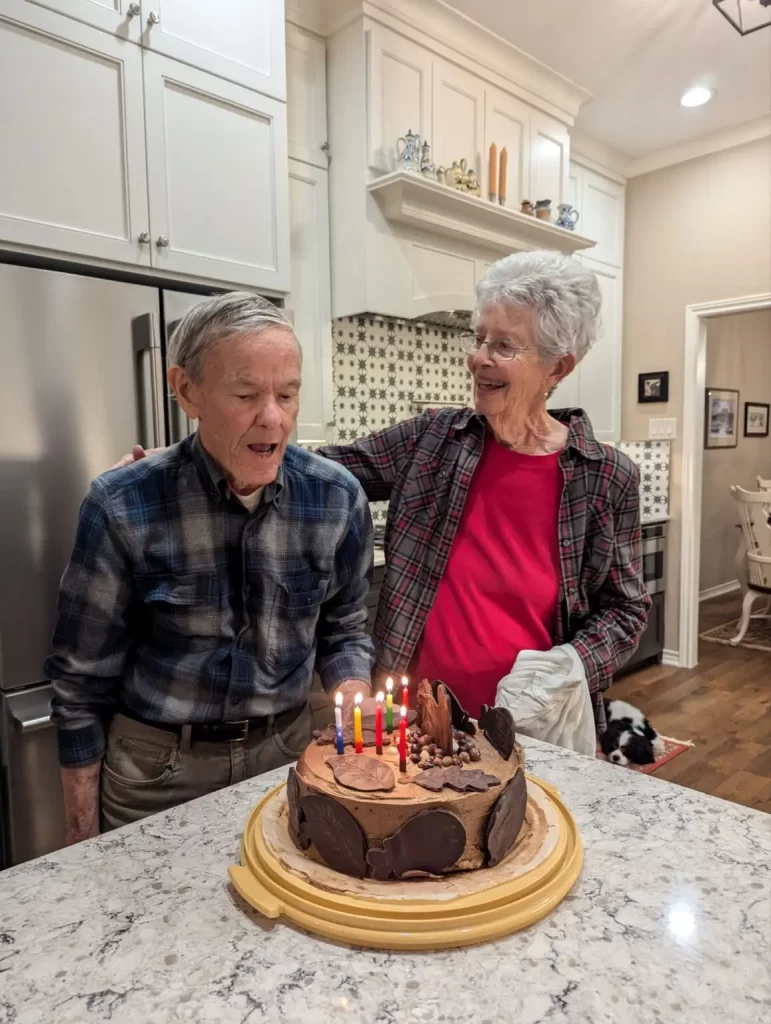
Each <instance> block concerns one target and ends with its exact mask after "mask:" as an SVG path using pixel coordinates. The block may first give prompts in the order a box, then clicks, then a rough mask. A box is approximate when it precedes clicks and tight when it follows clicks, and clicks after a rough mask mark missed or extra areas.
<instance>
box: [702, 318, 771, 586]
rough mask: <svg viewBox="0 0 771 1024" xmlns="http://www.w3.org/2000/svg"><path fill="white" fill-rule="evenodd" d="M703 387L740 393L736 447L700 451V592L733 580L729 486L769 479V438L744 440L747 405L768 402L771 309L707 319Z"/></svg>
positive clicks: (747, 486)
mask: <svg viewBox="0 0 771 1024" xmlns="http://www.w3.org/2000/svg"><path fill="white" fill-rule="evenodd" d="M707 386H708V387H715V388H733V389H735V390H736V391H738V392H739V422H738V426H739V430H738V435H739V436H738V444H737V446H736V448H710V449H708V450H706V451H705V452H704V483H703V489H702V499H701V567H700V578H699V589H700V590H710V589H711V588H712V587H718V586H720V585H721V584H724V583H730V582H731V581H732V580H735V579H736V562H735V560H734V559H735V555H736V546H737V540H738V531H737V530H736V529H735V526H734V524H735V523H736V522H737V518H738V517H737V514H736V503H735V501H734V500H733V498H732V497H731V494H730V491H729V488H730V486H731V484H739V486H740V487H744V488H745V489H746V490H748V491H756V490H757V480H756V478H757V477H758V476H762V477H763V478H764V479H771V437H744V405H745V402H766V403H771V310H761V311H759V312H757V313H741V314H738V315H736V316H723V317H719V318H718V319H715V320H711V321H709V322H708V325H707Z"/></svg>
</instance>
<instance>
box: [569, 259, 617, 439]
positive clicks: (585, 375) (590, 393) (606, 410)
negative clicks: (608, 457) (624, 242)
mask: <svg viewBox="0 0 771 1024" xmlns="http://www.w3.org/2000/svg"><path fill="white" fill-rule="evenodd" d="M579 258H580V260H581V262H582V263H584V264H585V265H586V266H587V267H589V268H590V269H591V270H593V271H594V272H595V274H596V275H597V280H598V281H599V285H600V291H601V292H602V330H601V333H600V336H599V338H598V339H597V341H596V342H595V344H594V345H593V347H592V348H591V350H590V351H589V353H588V354H587V355H586V357H585V358H584V359H583V360H582V362H581V363H579V365H578V367H577V369H576V370H574V371H573V374H572V375H571V376H573V377H577V382H578V403H577V404H578V405H581V406H582V407H583V408H584V409H585V410H586V412H587V413H588V414H589V418H590V420H591V421H592V426H593V428H594V433H595V436H596V438H597V440H598V441H618V440H619V438H620V436H621V330H622V299H623V295H622V292H623V271H622V270H620V269H619V268H617V267H610V266H608V265H607V264H605V263H601V262H600V261H599V260H595V259H593V258H592V257H590V256H586V255H584V254H582V255H581V256H580V257H579ZM568 379H570V378H568ZM565 383H566V384H567V381H566V382H565ZM556 397H557V396H556V395H555V398H556Z"/></svg>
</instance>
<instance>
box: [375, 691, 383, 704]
mask: <svg viewBox="0 0 771 1024" xmlns="http://www.w3.org/2000/svg"><path fill="white" fill-rule="evenodd" d="M375 700H376V701H377V702H378V704H382V703H383V691H382V690H378V691H377V693H376V694H375Z"/></svg>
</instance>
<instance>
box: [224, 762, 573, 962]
mask: <svg viewBox="0 0 771 1024" xmlns="http://www.w3.org/2000/svg"><path fill="white" fill-rule="evenodd" d="M527 779H528V781H529V782H530V783H531V784H535V785H536V786H538V787H539V788H540V789H541V790H542V791H543V793H544V795H545V797H546V799H547V801H548V802H549V803H551V804H552V807H553V810H554V811H555V812H556V817H557V819H558V822H559V835H558V838H557V841H556V844H555V846H554V849H553V850H552V852H551V853H550V854H549V856H548V857H547V858H546V859H545V860H543V861H541V863H539V864H538V865H537V866H536V867H534V868H533V869H532V870H531V871H528V872H527V873H525V874H524V875H520V876H519V877H518V878H514V879H512V880H510V881H505V882H502V883H499V884H493V885H491V886H490V888H489V889H485V890H483V891H482V892H477V893H474V894H473V895H468V896H459V897H457V898H453V899H448V900H425V899H423V900H417V899H416V900H412V899H398V900H397V899H394V900H388V899H383V898H381V897H378V898H377V899H374V898H373V899H370V898H367V897H364V896H352V895H349V894H343V893H335V892H329V891H327V890H324V889H320V888H318V887H315V886H313V885H310V884H309V883H308V882H307V881H305V880H304V879H302V878H300V877H299V876H297V875H295V874H294V873H292V872H290V871H288V870H287V869H286V868H285V867H284V866H283V865H282V864H281V863H280V861H279V860H278V858H277V857H276V856H275V855H274V854H273V852H272V851H271V850H270V849H269V847H268V845H267V844H266V842H265V840H264V838H263V833H262V827H261V821H260V818H261V815H262V813H263V810H264V808H265V806H266V805H267V804H268V803H269V801H270V800H271V799H272V798H273V796H274V795H275V794H276V793H277V792H278V791H279V790H280V789H281V788H282V787H283V785H284V783H282V785H281V786H277V787H276V788H275V789H273V790H271V792H270V793H268V794H267V795H266V796H265V797H263V799H262V800H261V801H260V803H259V804H257V806H256V807H255V808H254V810H253V811H252V813H251V814H250V815H249V820H248V821H247V824H246V828H245V830H244V835H243V839H242V840H241V864H240V865H236V866H232V867H230V868H229V869H228V871H229V874H230V879H231V881H232V883H233V885H234V887H235V889H236V891H237V892H238V893H239V894H240V895H241V896H242V897H243V898H244V899H245V900H246V902H247V903H249V904H251V906H253V907H254V908H255V909H256V910H258V911H259V912H260V913H261V914H264V915H265V917H269V918H278V917H285V918H286V919H287V920H289V921H291V922H293V923H294V924H296V925H297V926H298V927H300V928H303V929H305V931H308V932H312V933H314V934H316V935H323V936H324V937H325V938H328V939H334V940H335V941H337V942H345V943H348V944H349V945H351V946H368V947H370V948H373V949H394V950H416V951H417V950H433V949H448V948H451V947H457V946H473V945H475V944H476V943H479V942H488V941H490V940H491V939H499V938H502V937H503V936H505V935H509V934H511V932H515V931H518V930H519V929H520V928H526V927H527V926H528V925H531V924H533V923H534V922H535V921H540V920H541V918H543V917H545V916H546V915H547V914H549V913H550V912H551V911H552V910H553V909H554V908H555V907H556V906H557V904H558V903H559V902H560V901H561V900H562V899H564V897H565V896H566V895H567V894H568V892H569V891H570V889H571V888H572V887H573V885H574V883H575V881H576V879H577V878H578V876H579V874H580V872H581V866H582V864H583V860H584V852H583V845H582V843H581V837H580V835H579V833H578V828H577V827H576V823H575V821H574V820H573V817H572V815H571V814H570V811H568V809H567V807H566V806H565V805H564V804H563V803H562V800H561V799H560V796H559V793H558V791H557V790H556V789H554V787H553V786H550V785H549V784H548V783H546V782H543V781H541V780H540V779H536V778H534V777H533V776H531V775H527Z"/></svg>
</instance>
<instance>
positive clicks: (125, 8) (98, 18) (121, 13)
mask: <svg viewBox="0 0 771 1024" xmlns="http://www.w3.org/2000/svg"><path fill="white" fill-rule="evenodd" d="M29 2H31V3H34V4H37V5H38V6H40V7H48V8H49V9H50V10H52V11H58V12H59V13H60V14H64V15H66V16H67V17H68V18H74V19H75V20H76V21H82V22H84V23H85V24H87V25H93V27H94V28H99V29H101V30H102V31H103V32H111V33H112V34H113V35H116V36H119V37H120V38H121V39H128V40H130V41H131V42H132V43H139V42H140V41H141V37H142V5H141V4H140V3H139V2H138V0H137V2H132V0H29Z"/></svg>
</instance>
